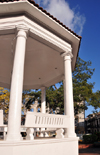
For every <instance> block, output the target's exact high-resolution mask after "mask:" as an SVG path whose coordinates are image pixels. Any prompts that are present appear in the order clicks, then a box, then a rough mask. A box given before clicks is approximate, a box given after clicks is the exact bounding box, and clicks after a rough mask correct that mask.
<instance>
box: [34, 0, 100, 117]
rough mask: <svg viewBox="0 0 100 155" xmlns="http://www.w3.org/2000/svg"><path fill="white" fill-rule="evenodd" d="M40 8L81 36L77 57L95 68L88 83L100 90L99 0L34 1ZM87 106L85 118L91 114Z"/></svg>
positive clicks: (90, 109)
mask: <svg viewBox="0 0 100 155" xmlns="http://www.w3.org/2000/svg"><path fill="white" fill-rule="evenodd" d="M35 2H36V3H38V4H39V5H40V6H42V7H43V8H44V9H46V10H47V11H48V12H50V13H51V14H52V15H54V16H55V17H57V18H58V19H59V20H60V21H62V22H63V23H64V24H66V26H68V27H69V28H71V29H72V30H74V31H75V32H76V33H77V34H79V35H81V36H82V42H81V46H80V50H79V56H80V57H81V58H82V59H83V60H85V61H88V60H91V61H92V68H95V72H94V75H93V76H92V78H91V80H90V82H95V86H94V89H93V91H94V92H95V91H97V90H100V82H99V79H100V78H99V77H100V67H99V66H100V0H96V1H95V0H35ZM92 110H93V108H92V107H90V106H89V108H88V110H87V111H86V116H87V115H88V114H89V113H92Z"/></svg>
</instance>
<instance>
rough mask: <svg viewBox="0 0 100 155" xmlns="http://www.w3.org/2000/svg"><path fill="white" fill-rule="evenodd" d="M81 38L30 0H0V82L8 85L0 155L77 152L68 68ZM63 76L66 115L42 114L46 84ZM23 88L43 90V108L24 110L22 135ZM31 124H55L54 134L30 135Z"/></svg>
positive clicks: (42, 125) (2, 84) (36, 125)
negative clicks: (6, 117)
mask: <svg viewBox="0 0 100 155" xmlns="http://www.w3.org/2000/svg"><path fill="white" fill-rule="evenodd" d="M80 41H81V37H80V36H78V35H77V34H76V33H74V32H73V31H71V30H70V29H69V28H67V27H66V26H65V25H63V23H61V22H60V21H59V20H57V19H56V18H54V17H53V16H52V15H50V14H49V13H48V12H46V10H43V8H41V7H39V6H38V5H37V4H36V3H35V2H34V1H33V0H18V1H14V0H13V1H12V0H9V1H7V0H2V1H1V0H0V86H2V87H5V88H10V106H9V117H8V127H7V128H8V129H7V135H6V136H5V139H4V140H2V141H0V153H1V154H2V155H67V154H68V155H78V137H76V134H75V129H74V106H73V86H72V71H73V70H74V68H75V63H76V60H77V55H78V51H79V46H80ZM62 80H63V81H64V114H65V115H54V114H53V115H52V114H46V113H45V103H46V99H45V91H46V88H47V87H49V86H51V85H53V84H55V83H57V82H60V81H62ZM23 89H41V91H42V97H41V100H42V101H41V109H42V110H41V113H31V112H27V120H26V124H25V127H26V128H27V129H28V130H27V131H28V132H27V133H28V134H29V135H28V136H27V139H26V140H23V139H22V137H21V134H20V129H21V103H22V91H23ZM34 128H56V129H57V136H56V138H50V139H49V138H47V139H42V138H41V139H34V136H33V133H34ZM63 129H64V130H63ZM63 131H64V132H63Z"/></svg>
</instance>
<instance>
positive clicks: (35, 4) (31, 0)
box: [0, 0, 82, 39]
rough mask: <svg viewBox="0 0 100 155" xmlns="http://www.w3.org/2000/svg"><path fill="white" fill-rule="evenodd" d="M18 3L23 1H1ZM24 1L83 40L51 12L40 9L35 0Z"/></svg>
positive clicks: (3, 0)
mask: <svg viewBox="0 0 100 155" xmlns="http://www.w3.org/2000/svg"><path fill="white" fill-rule="evenodd" d="M16 1H21V0H0V2H1V3H4V2H7V3H9V2H16ZM22 1H28V2H30V3H31V4H32V5H34V6H35V7H37V8H38V9H39V10H41V11H42V12H43V13H45V14H46V15H47V16H49V17H50V18H52V19H53V20H55V21H56V22H57V23H59V24H60V25H62V26H63V27H64V28H65V29H67V30H68V31H70V32H71V33H72V34H74V35H75V36H76V37H78V38H80V39H81V38H82V37H81V36H79V35H77V34H76V33H75V32H74V31H72V30H71V29H69V28H68V27H67V26H66V25H64V24H63V23H62V22H60V21H59V20H58V19H57V18H55V17H54V16H53V15H51V14H50V13H49V12H47V11H46V10H44V9H43V8H42V7H40V6H39V5H38V4H37V3H35V1H34V0H22Z"/></svg>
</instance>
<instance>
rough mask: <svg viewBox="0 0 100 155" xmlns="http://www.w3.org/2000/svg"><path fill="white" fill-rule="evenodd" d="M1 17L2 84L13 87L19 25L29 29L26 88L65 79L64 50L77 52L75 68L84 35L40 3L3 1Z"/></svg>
mask: <svg viewBox="0 0 100 155" xmlns="http://www.w3.org/2000/svg"><path fill="white" fill-rule="evenodd" d="M0 17H1V19H0V49H2V50H1V52H0V54H1V56H0V74H1V76H0V82H1V83H0V86H3V87H6V88H9V87H10V80H11V72H12V67H13V56H14V48H15V40H16V29H17V28H18V27H19V26H20V27H21V26H22V27H27V28H28V29H29V34H28V39H27V45H26V57H25V73H24V89H31V88H33V89H39V88H41V87H43V86H45V87H48V86H50V85H53V84H54V83H57V82H59V81H61V80H63V78H64V67H63V58H62V57H61V56H60V54H61V53H62V52H68V51H69V52H72V53H73V59H72V70H74V67H75V63H76V59H77V54H78V50H79V44H80V38H78V37H77V36H75V35H74V34H72V33H71V32H69V31H68V30H67V29H65V28H64V27H62V26H61V25H59V24H58V23H57V22H55V21H54V20H53V19H52V18H50V17H48V16H47V15H46V14H45V13H43V12H42V11H40V10H39V9H37V7H35V6H33V5H32V4H30V3H29V2H27V1H19V2H11V3H10V2H9V3H3V4H0ZM5 44H6V45H5ZM12 52H13V56H12ZM4 60H5V61H4ZM2 64H3V67H2Z"/></svg>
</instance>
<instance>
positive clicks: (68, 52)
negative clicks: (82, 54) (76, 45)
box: [61, 51, 73, 58]
mask: <svg viewBox="0 0 100 155" xmlns="http://www.w3.org/2000/svg"><path fill="white" fill-rule="evenodd" d="M65 56H70V58H73V54H72V52H70V51H67V52H63V53H61V57H65Z"/></svg>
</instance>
